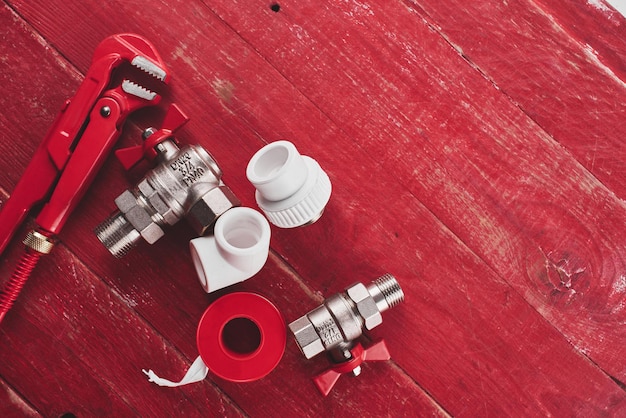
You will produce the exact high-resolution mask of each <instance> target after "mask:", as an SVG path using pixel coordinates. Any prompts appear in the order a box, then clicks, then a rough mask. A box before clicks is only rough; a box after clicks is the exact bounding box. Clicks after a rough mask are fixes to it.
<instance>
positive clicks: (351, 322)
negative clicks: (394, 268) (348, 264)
mask: <svg viewBox="0 0 626 418" xmlns="http://www.w3.org/2000/svg"><path fill="white" fill-rule="evenodd" d="M402 301H404V292H403V291H402V289H401V288H400V284H399V283H398V281H397V280H396V278H395V277H393V276H392V275H390V274H385V275H383V276H381V277H379V278H378V279H376V280H374V281H373V282H372V283H370V284H369V285H367V286H365V285H364V284H362V283H355V284H353V285H351V286H349V287H347V288H346V290H345V292H344V293H337V294H335V295H332V296H330V297H329V298H327V299H326V300H324V302H323V303H322V304H321V305H320V306H318V307H317V308H315V309H313V310H312V311H311V312H309V313H307V314H306V315H304V316H302V317H300V318H298V319H297V320H295V321H293V322H292V323H290V324H289V329H290V330H291V332H292V333H293V335H294V337H295V339H296V343H297V344H298V347H299V348H300V350H301V351H302V354H304V356H305V357H306V358H307V359H310V358H312V357H314V356H316V355H318V354H320V353H322V352H324V351H327V352H328V353H329V354H330V357H331V359H332V361H333V363H334V365H333V366H332V367H331V368H330V369H328V370H327V371H325V372H324V373H322V374H320V375H318V376H316V377H315V378H314V379H313V380H314V382H315V385H316V386H317V388H318V389H319V390H320V392H322V394H323V395H324V396H326V395H328V394H329V393H330V391H331V390H332V388H333V386H334V385H335V383H336V382H337V380H338V379H339V377H340V376H341V375H342V374H345V373H352V374H354V375H355V376H357V375H359V374H360V373H361V364H363V362H365V361H377V360H389V359H390V355H389V351H388V350H387V346H386V345H385V342H384V341H383V340H379V341H377V342H375V343H374V344H372V345H370V346H369V347H368V348H363V346H362V345H361V344H360V343H359V342H357V341H356V340H357V339H358V338H359V337H360V336H361V335H362V333H363V330H364V329H367V330H371V329H373V328H374V327H376V326H378V325H380V324H381V323H382V322H383V318H382V315H381V314H382V312H384V311H386V310H387V309H389V308H392V307H394V306H396V305H398V304H399V303H400V302H402Z"/></svg>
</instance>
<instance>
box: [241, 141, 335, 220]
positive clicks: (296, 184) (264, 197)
mask: <svg viewBox="0 0 626 418" xmlns="http://www.w3.org/2000/svg"><path fill="white" fill-rule="evenodd" d="M246 176H247V177H248V180H249V181H250V182H251V183H252V184H253V185H254V187H256V201H257V204H258V205H259V207H260V208H261V210H263V212H264V213H265V215H266V216H267V218H268V219H269V220H270V222H271V223H273V224H274V225H276V226H278V227H281V228H295V227H298V226H302V225H307V224H310V223H313V222H315V221H316V220H318V219H319V218H320V216H322V212H323V211H324V207H325V206H326V204H327V203H328V200H329V199H330V193H331V184H330V179H329V178H328V175H327V174H326V173H325V172H324V170H322V168H321V167H320V165H319V164H318V163H317V161H315V160H314V159H312V158H310V157H307V156H303V155H300V153H299V152H298V150H297V149H296V147H295V146H294V145H293V144H292V143H291V142H289V141H276V142H272V143H271V144H268V145H266V146H264V147H263V148H261V149H260V150H259V151H257V153H256V154H254V155H253V156H252V159H250V162H249V163H248V167H247V169H246Z"/></svg>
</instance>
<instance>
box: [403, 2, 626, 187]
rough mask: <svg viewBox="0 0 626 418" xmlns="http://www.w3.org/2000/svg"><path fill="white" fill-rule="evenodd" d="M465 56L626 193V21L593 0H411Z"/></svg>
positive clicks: (599, 175)
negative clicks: (469, 1) (563, 0)
mask: <svg viewBox="0 0 626 418" xmlns="http://www.w3.org/2000/svg"><path fill="white" fill-rule="evenodd" d="M411 3H412V4H413V7H414V8H415V9H416V10H418V11H419V14H420V16H423V17H424V19H427V21H429V23H430V24H431V25H432V27H433V28H434V30H437V32H438V33H440V34H441V36H443V37H444V38H445V39H446V40H447V41H448V42H450V43H451V45H453V46H454V47H455V49H457V50H458V51H459V52H460V53H462V54H463V56H464V57H465V58H466V59H467V60H468V61H469V62H470V63H471V64H472V65H475V66H476V67H477V69H479V71H481V73H482V74H484V76H485V77H487V78H488V79H489V80H491V81H492V82H493V83H494V85H495V86H497V87H498V88H499V89H501V90H502V91H503V92H504V94H506V95H507V96H509V97H510V98H511V100H512V101H513V102H514V103H515V104H517V105H518V106H520V108H521V109H523V110H524V112H525V113H526V114H528V115H529V116H530V117H531V118H532V119H533V120H534V121H536V122H537V123H538V124H539V125H540V126H541V127H542V129H544V130H545V131H546V132H547V133H548V134H549V135H550V136H552V137H553V138H554V139H555V140H557V141H558V142H559V143H560V144H562V145H563V146H565V147H566V148H567V149H568V150H569V151H570V152H571V153H572V154H573V155H574V156H575V157H576V159H577V160H578V161H579V162H580V164H582V165H583V166H584V167H586V168H587V169H588V170H589V171H590V172H591V173H593V175H594V176H596V177H597V178H598V179H599V180H600V181H601V182H602V183H603V184H604V185H606V186H607V187H608V188H609V189H611V190H612V191H614V192H615V193H616V194H617V195H618V196H619V197H621V198H622V199H623V198H624V197H626V170H624V155H626V145H625V144H624V141H623V140H622V138H624V136H625V135H626V126H625V125H624V123H623V122H622V121H623V120H624V116H625V115H626V102H625V101H624V100H623V92H624V90H625V89H626V54H625V53H624V51H626V19H624V17H623V16H621V15H620V14H619V13H614V12H608V11H602V10H598V9H597V8H594V7H593V6H592V5H591V4H590V3H589V2H586V1H583V0H576V1H572V2H567V3H558V4H557V3H554V2H545V1H539V2H535V1H523V2H495V1H480V2H472V4H471V5H468V4H467V3H466V2H458V1H445V2H442V1H436V0H435V1H428V0H427V1H419V2H411Z"/></svg>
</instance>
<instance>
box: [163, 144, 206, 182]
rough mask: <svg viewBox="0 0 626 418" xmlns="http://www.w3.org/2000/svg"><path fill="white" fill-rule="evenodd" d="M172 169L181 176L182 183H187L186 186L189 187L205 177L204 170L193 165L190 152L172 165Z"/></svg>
mask: <svg viewBox="0 0 626 418" xmlns="http://www.w3.org/2000/svg"><path fill="white" fill-rule="evenodd" d="M170 168H171V169H172V170H174V171H177V172H179V173H180V174H181V176H182V179H181V181H182V182H183V183H185V186H187V187H189V186H191V185H192V184H194V183H195V182H196V181H198V180H200V178H202V176H203V175H204V168H202V167H197V166H195V165H194V164H193V160H192V157H191V155H190V154H189V153H188V152H186V153H184V154H183V155H182V156H180V157H178V158H177V159H176V160H175V161H174V162H172V163H170Z"/></svg>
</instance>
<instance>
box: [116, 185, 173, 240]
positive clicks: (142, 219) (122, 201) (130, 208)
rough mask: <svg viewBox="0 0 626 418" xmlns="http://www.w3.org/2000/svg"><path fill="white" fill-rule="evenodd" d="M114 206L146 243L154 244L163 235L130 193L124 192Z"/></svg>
mask: <svg viewBox="0 0 626 418" xmlns="http://www.w3.org/2000/svg"><path fill="white" fill-rule="evenodd" d="M115 204H116V205H117V207H118V208H119V210H120V212H121V213H122V214H123V216H124V218H126V220H127V221H128V223H130V224H131V225H132V226H133V228H135V229H136V230H137V232H139V234H140V235H141V236H142V238H143V239H145V240H146V241H147V242H148V243H150V244H154V243H155V242H156V241H157V240H158V239H159V238H161V237H162V236H163V235H165V233H164V232H163V230H162V229H161V227H160V226H159V225H157V224H156V223H155V222H154V221H153V220H152V217H151V216H150V214H149V213H148V212H147V211H146V209H145V208H143V207H142V206H140V205H139V203H138V202H137V198H136V197H135V195H133V194H132V192H130V191H128V190H126V191H125V192H124V193H122V194H121V195H119V196H118V197H117V199H115Z"/></svg>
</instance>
